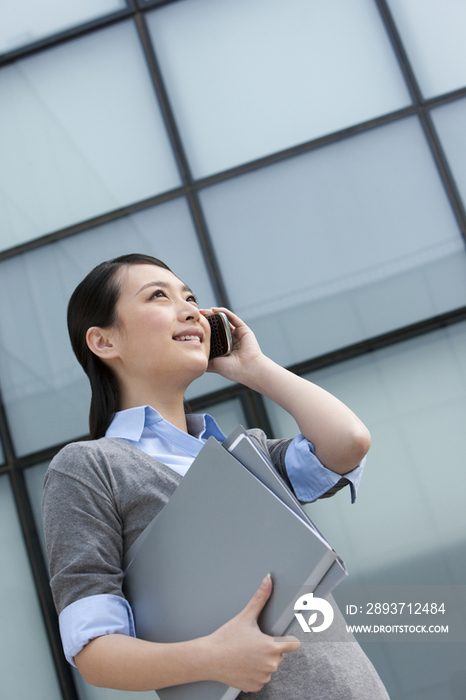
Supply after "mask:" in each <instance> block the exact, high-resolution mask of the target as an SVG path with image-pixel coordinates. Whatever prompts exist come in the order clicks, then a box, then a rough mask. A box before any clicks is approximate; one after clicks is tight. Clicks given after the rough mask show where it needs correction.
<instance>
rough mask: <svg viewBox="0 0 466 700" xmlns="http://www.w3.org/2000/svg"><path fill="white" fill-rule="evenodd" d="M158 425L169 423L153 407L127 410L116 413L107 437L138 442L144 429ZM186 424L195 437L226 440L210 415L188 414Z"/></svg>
mask: <svg viewBox="0 0 466 700" xmlns="http://www.w3.org/2000/svg"><path fill="white" fill-rule="evenodd" d="M157 423H161V424H168V421H166V420H165V419H164V418H162V416H161V415H160V413H159V412H158V411H156V410H155V408H152V406H136V407H135V408H127V409H125V410H124V411H118V412H117V413H115V415H114V417H113V420H112V422H111V423H110V426H109V427H108V429H107V432H106V433H105V436H106V437H111V438H123V439H125V440H133V441H134V442H138V441H139V440H140V439H141V436H142V433H143V430H144V428H145V427H146V426H149V425H151V426H154V427H155V426H156V424H157ZM186 423H187V425H188V432H189V434H190V435H192V436H193V437H196V438H200V439H202V440H207V438H209V437H210V436H211V435H212V436H213V437H214V438H216V439H217V440H218V441H219V442H223V441H224V440H225V435H224V434H223V432H222V431H221V430H220V428H219V427H218V425H217V422H216V421H215V419H214V418H212V416H210V415H209V414H208V413H203V414H195V413H188V414H186Z"/></svg>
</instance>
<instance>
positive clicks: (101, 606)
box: [59, 406, 365, 666]
mask: <svg viewBox="0 0 466 700" xmlns="http://www.w3.org/2000/svg"><path fill="white" fill-rule="evenodd" d="M186 422H187V426H188V433H185V432H184V431H182V430H180V429H179V428H176V427H175V426H174V425H172V424H171V423H169V422H168V421H166V420H165V419H164V418H162V416H161V415H160V413H158V412H157V411H156V410H155V409H153V408H152V407H151V406H138V407H136V408H129V409H127V410H125V411H119V412H118V413H116V414H115V416H114V418H113V421H112V423H111V424H110V427H109V428H108V430H107V432H106V437H111V438H119V439H122V440H125V441H126V442H128V443H129V444H131V445H134V447H137V448H138V449H140V450H142V451H143V452H146V453H147V454H149V455H151V456H153V457H155V458H156V459H158V460H159V461H160V462H163V463H164V464H166V465H167V466H169V467H170V468H171V469H173V470H174V471H176V472H178V473H179V474H181V475H182V476H184V474H186V472H187V470H188V469H189V467H190V466H191V464H192V462H193V461H194V459H195V458H196V457H197V455H198V454H199V452H200V451H201V449H202V447H203V445H204V443H205V442H206V441H207V439H208V438H209V437H210V436H211V435H212V436H213V437H215V438H216V439H217V440H218V441H219V442H222V441H223V440H225V435H224V434H223V433H222V431H221V430H220V428H219V427H218V425H217V423H216V422H215V420H214V418H212V416H210V415H209V414H207V413H206V414H202V415H196V414H188V415H187V416H186ZM364 461H365V460H363V462H361V464H360V465H359V466H358V467H357V468H356V469H354V470H353V471H352V472H350V473H349V474H345V478H347V479H348V481H349V484H350V489H351V500H352V502H354V499H355V498H356V492H357V489H358V486H359V482H360V480H361V476H362V471H363V468H364ZM285 465H286V470H287V474H288V477H289V479H290V482H291V484H292V486H293V489H294V491H295V494H296V496H297V498H298V499H299V500H300V501H302V502H311V501H315V500H316V499H317V498H319V497H320V496H322V495H323V494H324V493H326V492H327V491H328V490H329V489H331V488H332V487H333V486H335V484H336V483H337V482H338V481H339V480H340V478H341V476H340V475H339V474H336V473H335V472H332V471H330V470H329V469H326V468H325V467H324V466H323V465H322V464H321V462H320V461H319V460H318V459H317V457H316V456H315V454H314V445H313V444H312V443H311V442H309V440H306V438H305V437H304V436H303V435H298V437H296V438H295V439H294V440H293V441H292V442H291V443H290V445H289V447H288V449H287V452H286V457H285ZM59 624H60V634H61V638H62V643H63V649H64V652H65V656H66V658H67V660H68V661H69V662H70V663H71V664H72V665H73V666H74V665H75V663H74V657H75V656H76V654H78V652H80V651H81V650H82V649H83V648H84V647H85V645H86V644H87V643H88V642H90V641H91V640H92V639H95V638H96V637H101V636H103V635H105V634H126V635H128V636H131V637H135V636H136V635H135V630H134V619H133V613H132V610H131V607H130V605H129V604H128V602H127V601H126V600H125V599H124V598H120V597H119V596H115V595H105V594H102V595H95V596H88V597H87V598H81V599H80V600H77V601H75V602H74V603H72V604H71V605H69V606H68V607H66V608H65V609H64V610H63V611H62V612H61V614H60V616H59Z"/></svg>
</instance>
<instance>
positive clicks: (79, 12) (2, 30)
mask: <svg viewBox="0 0 466 700" xmlns="http://www.w3.org/2000/svg"><path fill="white" fill-rule="evenodd" d="M125 7H126V2H125V0H67V2H61V0H46V1H45V2H44V1H43V0H42V2H40V3H38V2H37V1H36V0H15V2H2V23H1V24H0V53H6V52H7V51H13V50H14V49H16V48H18V47H20V46H24V45H26V44H31V43H33V42H35V41H39V40H40V39H43V38H44V37H47V36H50V35H51V34H55V33H57V32H61V31H64V30H66V29H70V28H71V27H74V26H76V25H78V24H82V23H83V22H88V21H90V20H93V19H96V18H97V17H102V16H103V15H106V14H108V13H110V12H117V11H118V10H122V9H124V8H125Z"/></svg>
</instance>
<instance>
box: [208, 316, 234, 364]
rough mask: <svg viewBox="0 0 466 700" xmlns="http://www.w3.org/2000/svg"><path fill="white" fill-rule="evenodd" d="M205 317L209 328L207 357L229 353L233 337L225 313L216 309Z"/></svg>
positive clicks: (211, 357)
mask: <svg viewBox="0 0 466 700" xmlns="http://www.w3.org/2000/svg"><path fill="white" fill-rule="evenodd" d="M206 319H207V320H208V322H209V323H210V330H211V334H210V357H209V359H210V360H212V359H213V358H214V357H221V356H222V355H229V354H230V352H231V351H232V349H233V338H232V337H231V330H230V322H229V321H228V318H227V316H226V314H224V313H223V312H222V311H218V312H217V313H215V314H210V316H206Z"/></svg>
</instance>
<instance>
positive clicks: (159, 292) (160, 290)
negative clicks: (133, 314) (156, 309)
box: [149, 289, 167, 299]
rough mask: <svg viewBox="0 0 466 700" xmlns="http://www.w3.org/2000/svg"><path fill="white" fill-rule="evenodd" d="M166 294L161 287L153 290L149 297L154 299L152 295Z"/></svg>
mask: <svg viewBox="0 0 466 700" xmlns="http://www.w3.org/2000/svg"><path fill="white" fill-rule="evenodd" d="M166 296H167V295H166V294H165V292H164V291H163V289H156V290H155V292H153V293H152V294H151V295H150V297H149V299H154V297H166Z"/></svg>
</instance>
